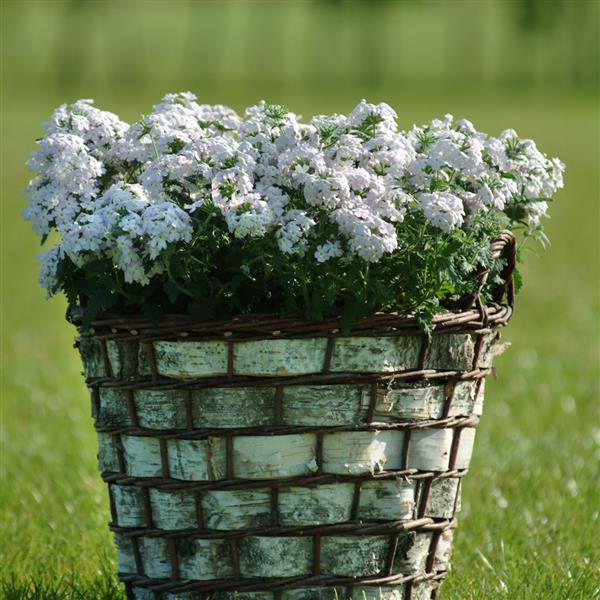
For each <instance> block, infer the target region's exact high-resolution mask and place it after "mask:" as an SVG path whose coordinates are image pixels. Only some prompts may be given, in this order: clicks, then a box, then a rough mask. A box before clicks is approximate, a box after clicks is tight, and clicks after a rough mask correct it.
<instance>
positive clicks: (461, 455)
mask: <svg viewBox="0 0 600 600" xmlns="http://www.w3.org/2000/svg"><path fill="white" fill-rule="evenodd" d="M474 444H475V428H474V427H465V428H464V429H463V430H462V431H461V432H460V441H459V444H458V452H457V453H456V465H455V467H456V468H457V469H468V468H469V463H470V462H471V455H472V454H473V445H474Z"/></svg>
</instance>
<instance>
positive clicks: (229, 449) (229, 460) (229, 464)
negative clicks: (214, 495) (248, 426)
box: [225, 435, 233, 479]
mask: <svg viewBox="0 0 600 600" xmlns="http://www.w3.org/2000/svg"><path fill="white" fill-rule="evenodd" d="M225 478H226V479H233V436H231V435H228V436H227V437H226V438H225Z"/></svg>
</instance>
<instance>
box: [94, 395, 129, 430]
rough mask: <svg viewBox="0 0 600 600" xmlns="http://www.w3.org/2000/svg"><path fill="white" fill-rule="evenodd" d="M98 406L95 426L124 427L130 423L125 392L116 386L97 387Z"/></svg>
mask: <svg viewBox="0 0 600 600" xmlns="http://www.w3.org/2000/svg"><path fill="white" fill-rule="evenodd" d="M98 394H99V396H100V406H99V411H98V414H97V415H96V427H111V428H112V427H125V426H127V425H131V417H130V415H129V410H128V407H127V392H126V391H125V390H120V389H117V388H106V387H101V388H98Z"/></svg>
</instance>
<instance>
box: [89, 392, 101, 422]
mask: <svg viewBox="0 0 600 600" xmlns="http://www.w3.org/2000/svg"><path fill="white" fill-rule="evenodd" d="M91 396H92V417H93V419H94V421H95V422H96V427H97V426H98V420H99V418H100V388H99V387H98V386H97V385H94V386H92V388H91Z"/></svg>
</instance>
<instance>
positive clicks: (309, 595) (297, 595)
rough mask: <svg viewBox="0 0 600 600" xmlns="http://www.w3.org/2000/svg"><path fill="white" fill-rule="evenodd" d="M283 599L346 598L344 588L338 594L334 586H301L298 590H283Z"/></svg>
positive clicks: (315, 599) (342, 599)
mask: <svg viewBox="0 0 600 600" xmlns="http://www.w3.org/2000/svg"><path fill="white" fill-rule="evenodd" d="M281 600H345V597H344V592H343V590H341V589H340V590H339V591H338V594H337V596H336V593H335V592H334V588H330V587H319V588H315V587H313V588H300V589H297V590H282V592H281Z"/></svg>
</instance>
